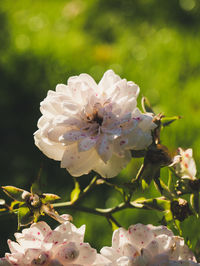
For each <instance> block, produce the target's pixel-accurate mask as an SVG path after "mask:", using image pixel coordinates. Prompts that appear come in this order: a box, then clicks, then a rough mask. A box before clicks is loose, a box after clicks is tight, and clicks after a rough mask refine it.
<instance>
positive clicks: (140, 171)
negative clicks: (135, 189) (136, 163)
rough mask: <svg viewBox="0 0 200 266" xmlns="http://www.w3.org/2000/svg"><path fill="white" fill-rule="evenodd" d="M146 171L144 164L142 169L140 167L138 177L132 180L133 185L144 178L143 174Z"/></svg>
mask: <svg viewBox="0 0 200 266" xmlns="http://www.w3.org/2000/svg"><path fill="white" fill-rule="evenodd" d="M144 169H145V165H144V164H142V165H141V167H140V169H139V171H138V173H137V175H136V178H133V179H132V180H131V183H133V182H135V181H139V180H140V178H141V176H142V174H143V172H144Z"/></svg>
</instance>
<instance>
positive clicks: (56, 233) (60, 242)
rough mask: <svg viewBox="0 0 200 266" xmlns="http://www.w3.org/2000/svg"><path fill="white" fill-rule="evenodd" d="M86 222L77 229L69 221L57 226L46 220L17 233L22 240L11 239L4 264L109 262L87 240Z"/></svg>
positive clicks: (16, 235)
mask: <svg viewBox="0 0 200 266" xmlns="http://www.w3.org/2000/svg"><path fill="white" fill-rule="evenodd" d="M84 233H85V226H84V225H83V226H81V227H80V228H79V229H77V228H76V227H75V226H74V225H73V224H72V223H70V222H68V221H66V222H64V223H63V224H61V225H60V226H58V227H57V228H56V229H55V230H51V228H50V227H49V226H48V224H47V223H45V222H38V223H35V224H32V225H31V227H30V228H28V229H24V230H22V233H16V234H15V238H16V240H17V242H18V243H16V242H14V241H11V240H8V245H9V248H10V251H11V254H9V253H6V254H5V258H2V259H1V261H0V265H5V266H6V265H15V266H16V265H18V266H25V265H43V266H47V265H48V266H63V265H70V266H72V265H76V266H77V265H83V266H85V265H87V266H89V265H99V266H100V265H105V263H106V262H107V260H106V258H104V257H103V256H102V255H100V254H97V251H96V250H95V249H93V248H91V247H90V245H89V244H88V243H84V242H83V238H84Z"/></svg>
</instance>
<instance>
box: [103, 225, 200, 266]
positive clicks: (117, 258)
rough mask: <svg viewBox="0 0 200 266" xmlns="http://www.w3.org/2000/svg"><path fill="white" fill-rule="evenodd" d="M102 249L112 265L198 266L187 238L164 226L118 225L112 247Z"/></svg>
mask: <svg viewBox="0 0 200 266" xmlns="http://www.w3.org/2000/svg"><path fill="white" fill-rule="evenodd" d="M100 252H101V254H102V255H103V256H105V257H106V258H107V259H109V260H110V265H112V266H122V265H123V266H175V265H185V266H186V265H188V266H189V265H199V264H197V263H196V259H195V257H194V255H193V253H192V252H191V251H190V250H189V248H188V247H187V246H186V245H185V244H184V239H183V238H180V237H177V236H174V234H173V232H172V231H171V230H169V229H167V227H165V226H153V225H143V224H136V225H131V226H130V227H129V229H128V230H125V229H124V228H119V229H118V230H116V231H114V233H113V238H112V247H104V248H102V249H101V251H100ZM108 265H109V264H108Z"/></svg>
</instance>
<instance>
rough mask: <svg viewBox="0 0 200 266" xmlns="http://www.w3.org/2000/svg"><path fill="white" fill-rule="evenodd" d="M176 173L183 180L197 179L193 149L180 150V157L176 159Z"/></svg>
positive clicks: (177, 156)
mask: <svg viewBox="0 0 200 266" xmlns="http://www.w3.org/2000/svg"><path fill="white" fill-rule="evenodd" d="M172 165H173V166H174V168H175V171H176V173H177V174H178V175H179V176H181V177H182V178H190V179H196V177H195V176H196V172H197V170H196V165H195V161H194V159H193V157H192V149H187V150H185V151H184V150H183V149H181V148H178V155H176V156H175V157H174V160H173V164H172Z"/></svg>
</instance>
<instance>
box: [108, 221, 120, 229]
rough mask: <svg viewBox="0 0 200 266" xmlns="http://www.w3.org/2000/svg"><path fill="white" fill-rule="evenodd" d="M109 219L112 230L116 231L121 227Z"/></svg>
mask: <svg viewBox="0 0 200 266" xmlns="http://www.w3.org/2000/svg"><path fill="white" fill-rule="evenodd" d="M108 221H109V223H110V224H111V226H112V231H115V230H117V229H118V228H119V226H117V225H116V224H115V223H114V222H113V221H112V220H111V219H108Z"/></svg>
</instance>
